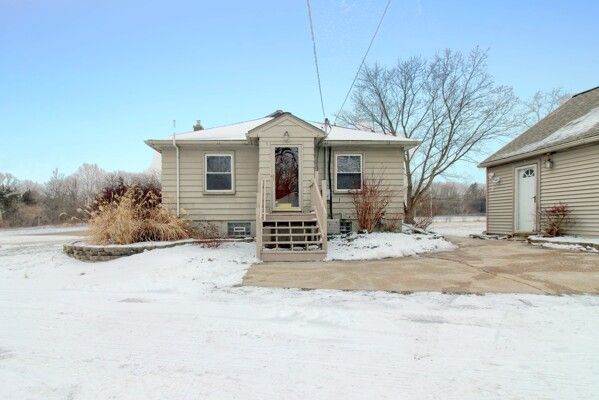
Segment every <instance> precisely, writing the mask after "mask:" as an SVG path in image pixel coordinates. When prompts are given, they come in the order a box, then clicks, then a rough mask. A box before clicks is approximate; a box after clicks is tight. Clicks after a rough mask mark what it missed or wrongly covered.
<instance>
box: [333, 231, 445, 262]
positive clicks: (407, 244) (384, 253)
mask: <svg viewBox="0 0 599 400" xmlns="http://www.w3.org/2000/svg"><path fill="white" fill-rule="evenodd" d="M455 248H456V246H455V245H454V244H452V243H450V242H448V241H447V240H445V239H443V238H442V237H438V236H434V235H421V234H410V235H407V234H405V233H389V232H373V233H368V234H358V233H354V234H351V235H348V236H338V237H335V238H333V239H331V240H329V248H328V254H327V260H376V259H381V258H390V257H405V256H413V255H416V254H420V253H426V252H430V251H448V250H454V249H455Z"/></svg>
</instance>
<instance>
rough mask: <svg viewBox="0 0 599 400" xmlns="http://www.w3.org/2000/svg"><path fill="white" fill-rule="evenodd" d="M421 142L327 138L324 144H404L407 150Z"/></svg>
mask: <svg viewBox="0 0 599 400" xmlns="http://www.w3.org/2000/svg"><path fill="white" fill-rule="evenodd" d="M419 144H420V141H419V140H415V139H406V140H328V139H327V140H325V141H324V146H381V147H383V146H384V147H387V146H398V147H399V146H402V147H404V148H405V149H406V150H408V149H411V148H413V147H416V146H418V145H419Z"/></svg>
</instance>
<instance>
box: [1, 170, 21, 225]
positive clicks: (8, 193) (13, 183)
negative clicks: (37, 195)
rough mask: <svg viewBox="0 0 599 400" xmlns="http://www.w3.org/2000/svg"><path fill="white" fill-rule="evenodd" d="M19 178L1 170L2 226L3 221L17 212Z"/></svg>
mask: <svg viewBox="0 0 599 400" xmlns="http://www.w3.org/2000/svg"><path fill="white" fill-rule="evenodd" d="M17 183H18V181H17V179H16V178H15V177H14V176H12V175H11V174H4V173H1V172H0V226H1V225H2V223H3V222H2V221H3V220H4V219H5V218H7V217H10V215H11V214H12V213H14V212H15V210H16V206H17V203H18V202H19V200H20V197H19V191H18V190H17Z"/></svg>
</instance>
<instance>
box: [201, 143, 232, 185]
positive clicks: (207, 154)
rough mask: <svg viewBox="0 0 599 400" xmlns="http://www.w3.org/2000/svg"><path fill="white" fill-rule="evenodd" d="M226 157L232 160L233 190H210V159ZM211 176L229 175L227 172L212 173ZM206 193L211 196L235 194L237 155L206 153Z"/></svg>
mask: <svg viewBox="0 0 599 400" xmlns="http://www.w3.org/2000/svg"><path fill="white" fill-rule="evenodd" d="M213 156H221V157H222V156H225V157H230V158H231V172H230V174H231V189H227V190H214V189H208V174H209V172H208V157H213ZM210 174H223V175H225V174H227V172H210ZM204 193H209V194H232V193H235V154H234V153H222V152H221V153H204Z"/></svg>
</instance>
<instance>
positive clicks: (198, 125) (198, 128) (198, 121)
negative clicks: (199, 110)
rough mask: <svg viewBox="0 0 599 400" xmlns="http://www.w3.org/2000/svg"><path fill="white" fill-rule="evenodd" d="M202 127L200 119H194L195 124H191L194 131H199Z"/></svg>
mask: <svg viewBox="0 0 599 400" xmlns="http://www.w3.org/2000/svg"><path fill="white" fill-rule="evenodd" d="M203 129H204V127H203V126H202V121H200V120H199V119H198V120H197V121H196V123H195V124H193V130H194V131H201V130H203Z"/></svg>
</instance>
